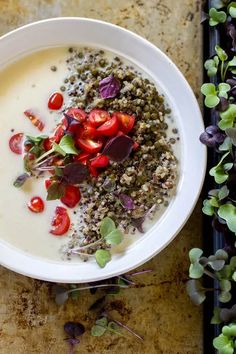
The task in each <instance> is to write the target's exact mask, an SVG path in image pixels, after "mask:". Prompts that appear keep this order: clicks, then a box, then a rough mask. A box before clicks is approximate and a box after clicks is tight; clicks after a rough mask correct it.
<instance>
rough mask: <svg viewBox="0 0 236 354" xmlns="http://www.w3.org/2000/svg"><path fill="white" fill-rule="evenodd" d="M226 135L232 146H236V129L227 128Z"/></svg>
mask: <svg viewBox="0 0 236 354" xmlns="http://www.w3.org/2000/svg"><path fill="white" fill-rule="evenodd" d="M225 133H226V135H227V136H228V138H229V139H230V142H231V144H233V145H234V146H236V128H227V129H225Z"/></svg>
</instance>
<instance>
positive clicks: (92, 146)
mask: <svg viewBox="0 0 236 354" xmlns="http://www.w3.org/2000/svg"><path fill="white" fill-rule="evenodd" d="M76 144H77V145H78V147H80V149H81V150H83V151H86V152H88V153H90V154H96V153H97V152H99V151H100V150H101V148H102V146H103V142H102V141H101V140H96V141H95V140H92V139H90V138H86V139H83V138H76Z"/></svg>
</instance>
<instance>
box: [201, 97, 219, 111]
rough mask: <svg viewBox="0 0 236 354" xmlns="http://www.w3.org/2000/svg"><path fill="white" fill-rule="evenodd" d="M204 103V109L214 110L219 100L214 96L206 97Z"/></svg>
mask: <svg viewBox="0 0 236 354" xmlns="http://www.w3.org/2000/svg"><path fill="white" fill-rule="evenodd" d="M204 103H205V106H206V107H208V108H214V107H216V106H217V105H218V104H219V103H220V99H219V97H217V96H216V95H208V96H206V98H205V101H204Z"/></svg>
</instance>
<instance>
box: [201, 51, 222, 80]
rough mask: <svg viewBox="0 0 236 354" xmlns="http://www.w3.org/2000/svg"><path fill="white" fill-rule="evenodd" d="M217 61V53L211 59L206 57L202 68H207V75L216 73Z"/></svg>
mask: <svg viewBox="0 0 236 354" xmlns="http://www.w3.org/2000/svg"><path fill="white" fill-rule="evenodd" d="M219 62H220V61H219V57H218V56H217V55H215V56H214V58H213V59H208V60H206V61H205V64H204V68H205V69H206V70H207V75H208V76H209V77H212V76H215V75H216V74H217V71H218V66H219Z"/></svg>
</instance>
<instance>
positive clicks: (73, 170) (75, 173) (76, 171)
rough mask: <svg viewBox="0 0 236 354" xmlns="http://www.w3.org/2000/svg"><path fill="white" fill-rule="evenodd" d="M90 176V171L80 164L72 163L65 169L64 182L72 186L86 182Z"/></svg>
mask: <svg viewBox="0 0 236 354" xmlns="http://www.w3.org/2000/svg"><path fill="white" fill-rule="evenodd" d="M88 176H89V172H88V169H87V167H86V166H85V165H83V164H82V163H80V162H72V163H69V164H68V165H66V167H65V168H64V169H63V180H64V181H65V182H66V183H70V184H79V183H82V182H84V181H85V180H86V179H87V178H88Z"/></svg>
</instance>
